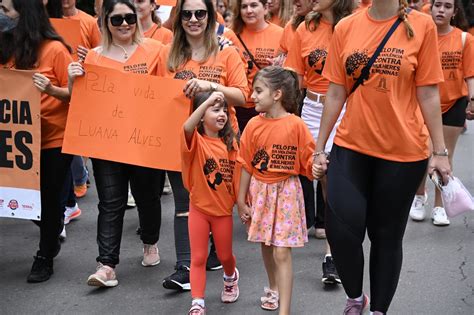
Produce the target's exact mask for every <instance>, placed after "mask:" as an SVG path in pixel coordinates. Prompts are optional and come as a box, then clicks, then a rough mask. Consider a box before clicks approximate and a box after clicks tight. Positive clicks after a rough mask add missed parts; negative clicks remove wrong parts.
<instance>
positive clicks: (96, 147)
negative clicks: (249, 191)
mask: <svg viewBox="0 0 474 315" xmlns="http://www.w3.org/2000/svg"><path fill="white" fill-rule="evenodd" d="M85 72H86V74H85V75H84V76H83V77H80V78H77V79H76V81H75V82H74V89H73V93H72V99H71V105H70V108H69V114H68V120H67V125H66V133H65V138H64V143H63V152H66V153H71V154H75V155H82V156H89V157H93V158H99V159H104V160H110V161H117V162H123V163H128V164H133V165H140V166H146V167H152V168H159V169H166V170H173V171H179V170H180V168H181V165H180V163H181V159H180V147H179V135H180V133H181V132H182V129H183V124H184V122H185V121H186V119H187V117H188V116H189V110H190V102H189V100H188V99H186V97H185V96H184V94H183V86H184V84H185V81H182V80H175V79H170V78H161V77H155V76H149V75H140V74H132V73H125V72H120V71H117V70H113V69H108V68H104V67H99V66H94V65H85Z"/></svg>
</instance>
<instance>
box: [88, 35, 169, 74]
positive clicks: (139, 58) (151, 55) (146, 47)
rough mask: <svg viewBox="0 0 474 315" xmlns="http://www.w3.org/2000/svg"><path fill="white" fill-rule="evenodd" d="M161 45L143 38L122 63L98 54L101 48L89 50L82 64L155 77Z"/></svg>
mask: <svg viewBox="0 0 474 315" xmlns="http://www.w3.org/2000/svg"><path fill="white" fill-rule="evenodd" d="M163 47H164V46H163V44H162V43H160V42H159V41H156V40H154V39H149V38H144V39H143V42H142V43H140V44H139V45H138V47H137V48H136V50H135V51H134V52H133V54H132V55H131V56H130V57H129V58H128V59H127V60H124V61H120V60H115V59H111V58H108V57H105V56H102V55H101V54H100V51H101V50H102V48H101V47H99V48H96V49H94V50H89V52H88V53H87V56H86V60H85V61H84V63H86V64H92V65H98V66H102V67H106V68H111V69H115V70H119V71H124V72H133V73H138V74H149V75H156V73H157V67H158V64H159V60H160V52H161V50H162V49H163Z"/></svg>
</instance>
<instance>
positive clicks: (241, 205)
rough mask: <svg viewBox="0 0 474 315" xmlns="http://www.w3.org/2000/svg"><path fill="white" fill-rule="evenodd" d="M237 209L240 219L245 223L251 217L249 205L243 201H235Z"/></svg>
mask: <svg viewBox="0 0 474 315" xmlns="http://www.w3.org/2000/svg"><path fill="white" fill-rule="evenodd" d="M237 211H238V212H239V218H240V221H242V224H246V223H247V222H249V221H250V219H251V215H250V214H251V211H250V207H249V205H247V204H246V203H245V202H237Z"/></svg>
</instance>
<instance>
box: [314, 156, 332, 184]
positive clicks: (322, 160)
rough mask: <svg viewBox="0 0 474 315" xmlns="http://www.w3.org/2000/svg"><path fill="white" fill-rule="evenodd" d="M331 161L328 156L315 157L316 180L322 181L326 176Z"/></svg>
mask: <svg viewBox="0 0 474 315" xmlns="http://www.w3.org/2000/svg"><path fill="white" fill-rule="evenodd" d="M328 163H329V160H328V159H327V156H326V154H319V155H317V156H315V157H314V161H313V176H314V178H316V179H321V178H323V177H324V175H326V171H327V169H328Z"/></svg>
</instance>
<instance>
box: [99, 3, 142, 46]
mask: <svg viewBox="0 0 474 315" xmlns="http://www.w3.org/2000/svg"><path fill="white" fill-rule="evenodd" d="M117 4H123V5H126V6H127V7H128V8H129V9H131V10H132V11H133V13H135V14H137V10H136V9H135V6H134V5H133V4H131V3H130V2H129V1H128V0H111V1H106V2H105V3H104V5H103V6H102V14H101V15H100V22H101V23H100V31H101V33H102V43H101V44H102V45H101V46H102V48H103V49H106V50H108V49H109V48H110V47H111V46H112V43H113V39H112V33H110V30H109V24H108V20H109V15H110V13H112V11H113V10H114V8H115V6H116V5H117ZM142 39H143V35H142V28H141V26H140V22H139V21H138V18H137V23H135V32H134V33H133V35H132V42H133V43H134V44H140V43H141V42H142Z"/></svg>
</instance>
